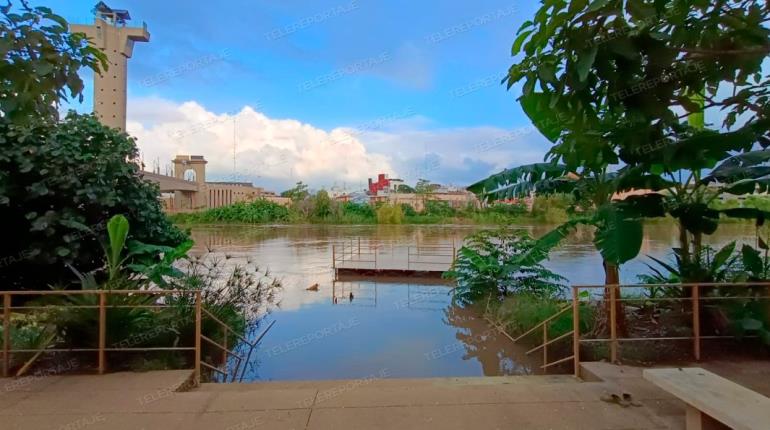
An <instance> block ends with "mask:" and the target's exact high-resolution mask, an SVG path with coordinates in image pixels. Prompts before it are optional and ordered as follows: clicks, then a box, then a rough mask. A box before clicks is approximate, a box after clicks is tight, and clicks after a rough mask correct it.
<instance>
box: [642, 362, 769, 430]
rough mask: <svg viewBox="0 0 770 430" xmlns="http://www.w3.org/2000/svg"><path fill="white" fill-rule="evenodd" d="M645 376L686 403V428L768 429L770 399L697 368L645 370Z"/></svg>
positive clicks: (701, 429)
mask: <svg viewBox="0 0 770 430" xmlns="http://www.w3.org/2000/svg"><path fill="white" fill-rule="evenodd" d="M643 375H644V379H646V380H648V381H650V382H652V383H653V384H655V385H657V386H658V387H660V388H662V389H663V390H665V391H667V392H669V393H670V394H672V395H674V396H675V397H678V398H679V399H681V400H682V401H683V402H685V403H686V404H687V414H686V423H687V430H712V429H724V428H732V429H736V430H768V429H770V399H769V398H767V397H765V396H763V395H761V394H759V393H756V392H754V391H751V390H749V389H748V388H746V387H743V386H740V385H738V384H736V383H735V382H732V381H730V380H728V379H725V378H723V377H721V376H719V375H716V374H714V373H711V372H709V371H708V370H705V369H701V368H700V367H689V368H673V369H647V370H645V371H644V373H643Z"/></svg>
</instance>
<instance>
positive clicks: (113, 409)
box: [0, 363, 684, 430]
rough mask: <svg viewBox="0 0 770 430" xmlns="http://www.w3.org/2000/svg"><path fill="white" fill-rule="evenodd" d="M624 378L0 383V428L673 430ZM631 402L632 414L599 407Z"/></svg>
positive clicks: (664, 412) (647, 391) (142, 376)
mask: <svg viewBox="0 0 770 430" xmlns="http://www.w3.org/2000/svg"><path fill="white" fill-rule="evenodd" d="M633 369H634V368H628V369H626V370H623V368H619V367H618V366H610V365H606V364H600V363H596V364H594V365H593V367H591V368H589V369H587V371H589V372H590V373H591V374H600V375H601V374H603V375H609V378H607V379H605V380H604V381H601V382H581V381H578V380H576V379H574V378H572V377H571V376H517V377H489V378H437V379H380V378H378V377H377V376H376V375H373V377H369V378H364V379H360V380H350V381H308V382H270V383H259V384H230V385H224V384H219V385H217V384H203V385H202V386H201V387H200V388H197V389H193V390H189V391H184V392H178V391H177V390H180V389H184V386H185V381H187V380H188V379H189V376H190V372H188V371H163V372H148V373H115V374H108V375H104V376H50V377H41V378H35V377H31V378H27V379H23V378H22V379H19V380H13V379H10V380H8V379H7V380H2V379H0V428H2V429H3V430H10V429H14V430H15V429H24V430H37V429H73V430H74V429H78V430H79V429H93V430H97V429H109V430H122V429H131V430H141V429H146V430H153V429H164V430H166V429H168V430H172V429H191V430H195V429H232V430H236V429H237V430H245V429H430V428H437V429H442V430H451V429H474V430H481V429H511V428H521V429H559V430H561V429H590V430H599V429H640V430H641V429H669V428H672V429H680V428H683V427H684V416H683V413H684V407H683V405H682V404H681V403H680V402H678V401H676V400H674V399H672V398H671V397H670V396H667V395H666V394H664V393H662V392H661V391H659V390H657V389H656V388H655V387H653V386H652V385H650V384H648V383H646V382H645V381H644V380H642V379H641V378H640V377H638V376H640V375H641V372H640V371H639V372H638V376H635V373H634V371H633ZM608 392H616V393H621V392H628V393H631V394H633V396H634V398H635V399H636V400H638V401H639V402H640V403H641V404H642V406H639V407H633V406H629V407H622V406H620V405H617V404H614V403H608V402H606V401H603V400H601V397H602V396H603V395H605V394H607V393H608Z"/></svg>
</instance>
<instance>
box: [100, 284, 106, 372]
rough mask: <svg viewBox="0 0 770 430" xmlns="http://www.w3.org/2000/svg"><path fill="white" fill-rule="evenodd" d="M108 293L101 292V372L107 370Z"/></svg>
mask: <svg viewBox="0 0 770 430" xmlns="http://www.w3.org/2000/svg"><path fill="white" fill-rule="evenodd" d="M106 306H107V293H105V292H104V291H100V292H99V374H100V375H103V374H104V372H105V371H106V370H107V359H106V356H105V354H104V348H105V347H106V346H107V307H106Z"/></svg>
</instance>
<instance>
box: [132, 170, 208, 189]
mask: <svg viewBox="0 0 770 430" xmlns="http://www.w3.org/2000/svg"><path fill="white" fill-rule="evenodd" d="M142 176H143V177H144V179H147V180H149V181H151V182H154V183H156V184H158V186H159V187H160V192H161V193H173V192H175V191H190V192H198V191H199V188H200V184H198V183H196V182H192V181H186V180H184V179H179V178H175V177H173V176H166V175H160V174H158V173H152V172H142Z"/></svg>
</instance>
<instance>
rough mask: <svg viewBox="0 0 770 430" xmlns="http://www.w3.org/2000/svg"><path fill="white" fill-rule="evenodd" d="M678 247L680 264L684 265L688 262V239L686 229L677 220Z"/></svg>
mask: <svg viewBox="0 0 770 430" xmlns="http://www.w3.org/2000/svg"><path fill="white" fill-rule="evenodd" d="M679 247H680V248H681V250H682V251H681V255H682V266H686V265H688V264H689V263H690V241H689V239H688V238H687V229H686V228H684V224H682V222H681V221H679Z"/></svg>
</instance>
